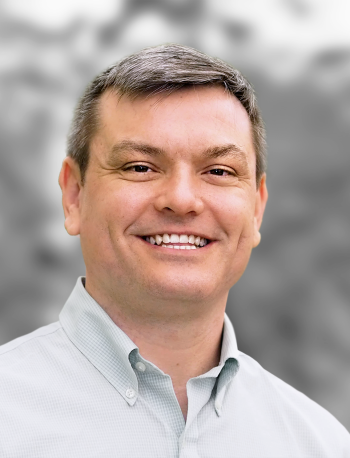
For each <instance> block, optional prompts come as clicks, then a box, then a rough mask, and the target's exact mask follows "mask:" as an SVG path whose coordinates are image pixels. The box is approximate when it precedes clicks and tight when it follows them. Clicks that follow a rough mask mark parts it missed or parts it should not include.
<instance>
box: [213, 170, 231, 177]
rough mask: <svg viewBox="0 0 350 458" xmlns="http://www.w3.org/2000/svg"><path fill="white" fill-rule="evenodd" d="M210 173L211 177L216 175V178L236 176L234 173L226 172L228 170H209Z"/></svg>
mask: <svg viewBox="0 0 350 458" xmlns="http://www.w3.org/2000/svg"><path fill="white" fill-rule="evenodd" d="M209 173H210V174H211V175H216V176H220V177H222V176H229V175H234V173H233V172H231V171H229V170H226V169H211V170H209Z"/></svg>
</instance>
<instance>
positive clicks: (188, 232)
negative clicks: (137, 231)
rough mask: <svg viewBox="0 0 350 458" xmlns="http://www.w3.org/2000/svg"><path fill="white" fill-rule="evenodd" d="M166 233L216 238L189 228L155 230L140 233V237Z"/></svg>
mask: <svg viewBox="0 0 350 458" xmlns="http://www.w3.org/2000/svg"><path fill="white" fill-rule="evenodd" d="M164 234H168V235H171V234H177V235H194V236H195V237H201V238H203V239H208V240H211V241H213V240H214V239H213V238H211V237H209V236H208V235H205V234H203V233H201V232H197V231H191V230H188V231H179V230H169V229H168V230H167V229H166V230H163V231H155V232H148V233H147V234H141V235H139V237H150V236H151V235H152V236H153V235H164Z"/></svg>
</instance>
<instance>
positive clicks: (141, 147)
mask: <svg viewBox="0 0 350 458" xmlns="http://www.w3.org/2000/svg"><path fill="white" fill-rule="evenodd" d="M131 151H137V152H139V153H141V154H144V155H145V156H150V157H159V156H165V155H166V152H165V150H164V149H162V148H158V147H155V146H151V145H148V144H146V143H139V142H135V141H132V140H123V141H121V142H119V143H117V144H115V145H114V146H113V147H112V149H111V155H110V161H112V162H114V161H113V158H115V157H120V156H121V155H122V154H127V153H128V152H131ZM202 157H203V158H204V159H217V158H223V157H228V158H230V157H231V158H234V159H239V160H240V161H241V162H242V163H243V164H244V165H245V166H246V167H248V156H247V153H246V152H245V151H244V150H243V149H242V148H241V147H240V146H238V145H236V144H234V143H229V144H226V145H220V146H211V147H209V148H207V149H206V150H204V151H203V152H202Z"/></svg>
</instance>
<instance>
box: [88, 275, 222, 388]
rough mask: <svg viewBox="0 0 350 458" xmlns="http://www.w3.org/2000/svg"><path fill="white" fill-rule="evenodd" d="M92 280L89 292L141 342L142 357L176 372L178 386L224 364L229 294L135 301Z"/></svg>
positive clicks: (162, 368)
mask: <svg viewBox="0 0 350 458" xmlns="http://www.w3.org/2000/svg"><path fill="white" fill-rule="evenodd" d="M90 285H91V284H90ZM90 285H89V283H88V282H87V283H86V285H85V287H86V290H87V291H88V293H89V294H90V295H91V296H92V297H93V298H94V299H95V300H96V301H97V302H98V303H99V305H100V306H101V307H102V308H103V309H104V310H105V312H106V313H107V314H108V315H109V316H110V317H111V319H112V320H113V321H114V322H115V323H116V325H117V326H118V327H119V328H120V329H121V330H122V331H123V332H125V334H126V335H127V336H128V337H130V339H131V340H132V341H133V342H134V343H135V345H137V347H138V348H139V351H140V354H141V356H142V357H143V358H145V359H146V360H148V361H150V362H152V363H153V364H155V365H156V366H157V367H158V368H159V369H161V370H162V371H163V372H164V373H166V374H168V375H170V377H171V379H172V382H173V386H174V389H175V391H176V390H177V389H178V390H184V389H185V388H186V383H187V381H188V380H189V379H190V378H193V377H197V376H199V375H201V374H204V373H206V372H208V371H209V370H210V369H212V368H213V367H215V366H217V365H218V364H219V361H220V355H221V341H222V332H223V323H224V313H225V307H226V301H227V295H228V293H227V294H226V295H224V297H222V298H220V300H216V301H212V302H210V303H209V302H205V301H204V300H202V301H200V302H198V303H192V304H190V303H186V306H185V307H184V302H183V301H179V303H178V304H177V303H176V301H171V302H169V300H168V301H166V302H165V303H164V304H163V303H159V304H158V303H157V302H156V301H155V300H154V298H152V300H151V301H147V298H145V297H143V298H142V300H141V299H139V298H138V299H136V298H132V300H130V296H129V297H128V298H126V297H125V296H124V297H122V298H121V297H120V295H117V296H115V297H117V298H118V301H117V300H113V298H111V297H106V296H104V295H103V294H102V293H101V291H99V290H97V289H95V288H93V287H92V288H91V287H90ZM135 304H137V306H138V307H137V306H135ZM159 311H161V313H158V312H159ZM167 312H168V313H167Z"/></svg>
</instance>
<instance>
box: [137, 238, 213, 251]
mask: <svg viewBox="0 0 350 458" xmlns="http://www.w3.org/2000/svg"><path fill="white" fill-rule="evenodd" d="M138 238H139V239H140V240H142V242H144V243H145V244H146V245H148V246H149V247H151V248H153V249H160V250H162V251H164V252H166V253H169V254H176V255H178V254H181V255H183V254H187V255H188V254H194V253H198V252H201V251H203V250H204V251H207V248H209V247H210V246H212V245H213V243H214V242H210V243H208V244H207V245H205V246H202V247H201V248H196V249H195V250H192V249H191V250H187V249H185V250H183V249H181V248H179V249H177V248H167V247H164V246H162V245H157V244H154V245H152V243H149V242H146V240H144V239H143V238H142V237H138Z"/></svg>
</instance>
